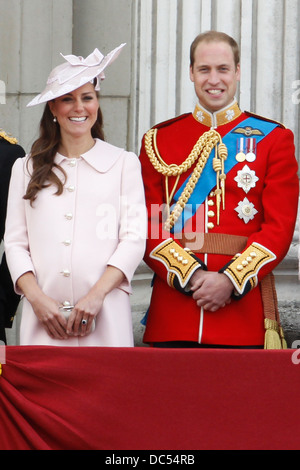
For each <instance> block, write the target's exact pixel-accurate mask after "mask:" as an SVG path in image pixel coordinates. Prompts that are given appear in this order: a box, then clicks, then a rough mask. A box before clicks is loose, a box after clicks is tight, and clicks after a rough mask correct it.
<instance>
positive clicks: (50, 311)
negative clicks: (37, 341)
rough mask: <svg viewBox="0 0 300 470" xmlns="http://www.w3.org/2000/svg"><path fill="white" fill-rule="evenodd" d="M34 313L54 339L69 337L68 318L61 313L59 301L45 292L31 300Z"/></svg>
mask: <svg viewBox="0 0 300 470" xmlns="http://www.w3.org/2000/svg"><path fill="white" fill-rule="evenodd" d="M31 306H32V308H33V311H34V313H35V314H36V316H37V318H38V319H39V320H40V322H41V323H42V324H43V326H44V328H45V330H46V331H47V333H48V335H49V336H50V337H51V338H53V339H68V338H69V335H68V334H67V331H66V328H67V320H66V319H65V318H64V316H63V315H62V314H61V312H60V310H59V305H58V303H57V302H56V301H55V300H53V299H51V297H48V296H47V295H45V294H42V295H40V296H39V297H38V298H37V299H36V300H35V301H32V302H31Z"/></svg>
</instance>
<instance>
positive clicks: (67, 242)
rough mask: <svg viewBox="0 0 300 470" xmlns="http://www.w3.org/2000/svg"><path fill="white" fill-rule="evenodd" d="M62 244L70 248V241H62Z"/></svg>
mask: <svg viewBox="0 0 300 470" xmlns="http://www.w3.org/2000/svg"><path fill="white" fill-rule="evenodd" d="M63 244H64V245H65V246H70V245H71V240H64V241H63Z"/></svg>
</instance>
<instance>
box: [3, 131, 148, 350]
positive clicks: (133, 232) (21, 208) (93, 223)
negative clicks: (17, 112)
mask: <svg viewBox="0 0 300 470" xmlns="http://www.w3.org/2000/svg"><path fill="white" fill-rule="evenodd" d="M55 162H56V163H58V164H59V165H60V166H61V167H62V168H63V169H64V170H65V172H66V174H67V181H66V183H65V187H64V191H63V194H62V195H60V196H57V195H55V194H54V193H55V191H56V188H54V187H53V186H50V187H48V188H45V189H43V190H42V191H41V192H40V193H39V194H38V197H37V199H36V201H35V202H34V203H33V207H31V206H30V203H29V201H25V200H24V199H23V195H24V193H25V189H26V187H27V185H28V182H29V176H28V172H27V169H26V163H27V157H24V158H23V159H19V160H17V162H16V163H15V165H14V167H13V171H12V176H11V183H10V191H9V197H8V210H7V221H6V232H5V238H4V240H5V250H6V256H7V261H8V265H9V269H10V272H11V276H12V279H13V282H14V283H15V285H16V281H17V279H18V278H19V277H20V276H21V275H22V274H24V273H25V272H28V271H33V272H34V273H35V275H36V278H37V281H38V283H39V285H40V287H41V288H42V290H43V291H44V292H45V293H46V294H47V295H49V296H50V297H52V298H54V299H56V300H57V301H58V302H59V303H61V304H63V303H64V302H65V301H68V302H70V303H71V304H72V305H74V304H75V303H76V302H77V301H78V300H79V299H80V298H81V297H82V296H84V295H85V294H86V293H87V292H88V290H89V289H90V288H91V287H92V285H93V284H95V282H96V281H97V280H98V279H99V277H100V276H101V274H102V273H103V272H104V270H105V268H106V266H107V265H112V266H115V267H117V268H119V269H120V270H121V271H122V272H123V273H124V274H125V276H126V282H124V283H123V284H122V285H121V286H120V288H117V289H114V290H113V291H112V292H110V293H109V294H108V295H107V297H106V298H105V301H104V305H103V308H102V309H101V311H100V313H99V314H98V315H97V319H96V329H95V331H94V332H92V333H90V334H89V335H88V336H86V337H83V338H79V339H78V338H70V339H69V340H66V341H60V340H57V341H55V340H53V339H52V338H50V337H49V336H48V334H47V333H46V331H45V330H44V328H43V326H42V325H41V324H40V323H39V321H38V319H37V317H36V315H35V314H34V312H33V309H32V307H31V305H30V303H29V302H28V301H27V299H26V298H24V304H23V310H22V321H21V330H20V343H21V344H24V345H25V344H28V345H37V344H38V345H41V344H43V345H58V346H77V345H80V346H118V347H126V346H132V345H133V333H132V319H131V308H130V299H129V294H130V292H131V286H130V282H131V279H132V277H133V274H134V272H135V269H136V268H137V266H138V264H139V263H140V261H141V260H142V258H143V254H144V249H145V239H146V210H145V202H144V188H143V183H142V179H141V172H140V163H139V160H138V158H137V156H136V155H135V154H133V153H130V152H126V151H124V150H122V149H119V148H117V147H114V146H112V145H110V144H108V143H106V142H103V141H101V140H98V139H96V143H95V146H94V147H93V148H92V149H91V150H89V151H88V152H87V153H85V154H83V155H82V156H81V157H80V158H79V159H70V158H66V157H64V156H63V155H60V154H57V155H56V157H55ZM58 174H59V173H58Z"/></svg>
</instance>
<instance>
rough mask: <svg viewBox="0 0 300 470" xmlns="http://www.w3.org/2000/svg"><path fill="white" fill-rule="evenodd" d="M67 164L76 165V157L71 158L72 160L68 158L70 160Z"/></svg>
mask: <svg viewBox="0 0 300 470" xmlns="http://www.w3.org/2000/svg"><path fill="white" fill-rule="evenodd" d="M68 165H69V166H76V158H72V160H70V161H69V162H68Z"/></svg>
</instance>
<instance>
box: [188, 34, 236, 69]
mask: <svg viewBox="0 0 300 470" xmlns="http://www.w3.org/2000/svg"><path fill="white" fill-rule="evenodd" d="M200 42H207V43H208V42H226V43H227V44H229V46H230V47H231V49H232V52H233V58H234V63H235V67H237V66H238V64H239V63H240V49H239V46H238V44H237V42H236V41H235V40H234V39H233V38H232V37H231V36H228V34H226V33H222V32H219V31H206V32H205V33H201V34H199V35H198V36H197V37H196V38H195V39H194V41H193V42H192V44H191V48H190V65H191V67H193V65H194V62H195V50H196V48H197V46H198V44H200Z"/></svg>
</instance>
